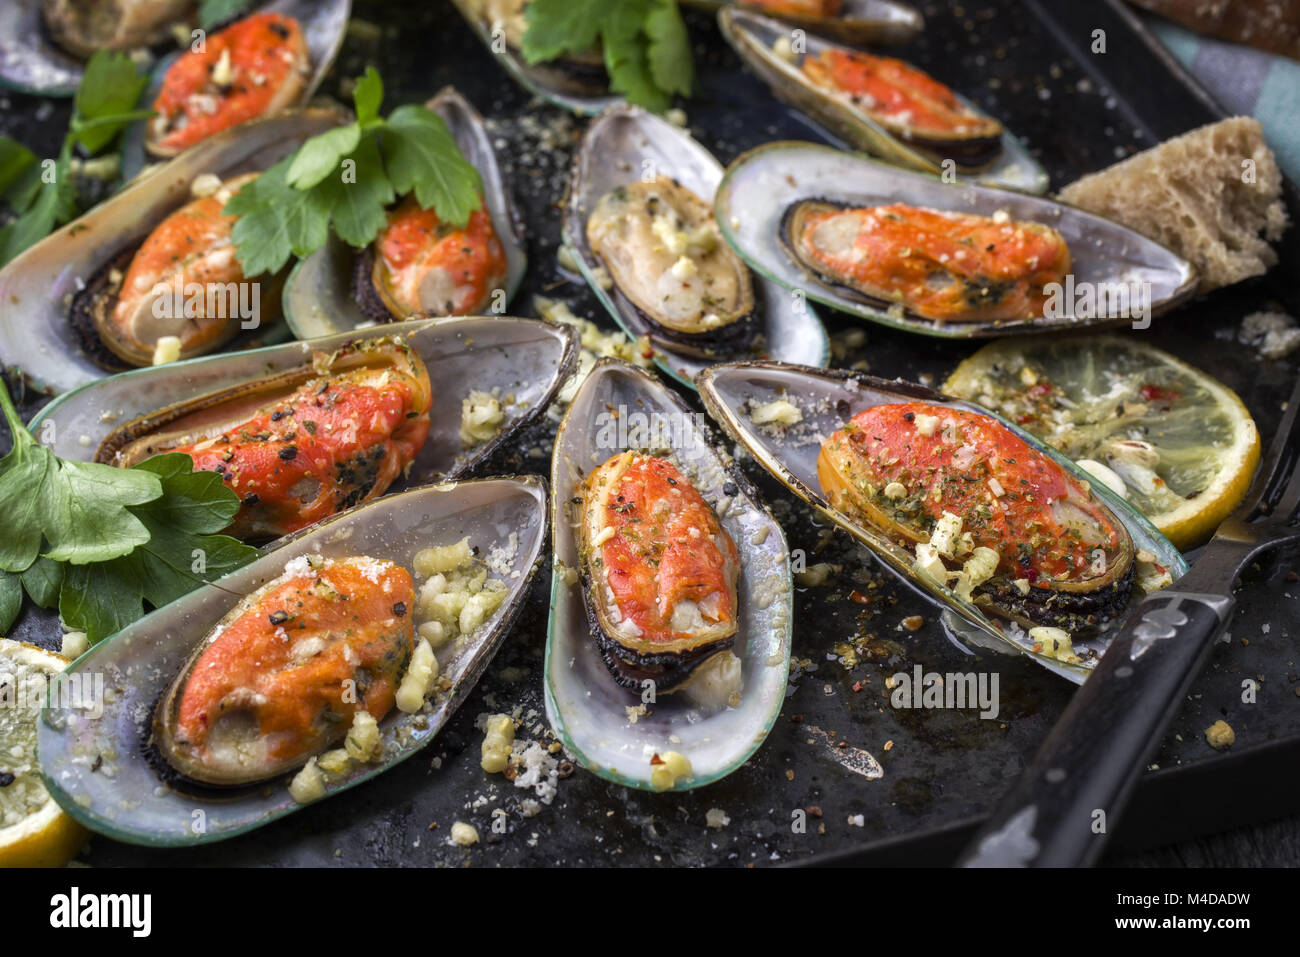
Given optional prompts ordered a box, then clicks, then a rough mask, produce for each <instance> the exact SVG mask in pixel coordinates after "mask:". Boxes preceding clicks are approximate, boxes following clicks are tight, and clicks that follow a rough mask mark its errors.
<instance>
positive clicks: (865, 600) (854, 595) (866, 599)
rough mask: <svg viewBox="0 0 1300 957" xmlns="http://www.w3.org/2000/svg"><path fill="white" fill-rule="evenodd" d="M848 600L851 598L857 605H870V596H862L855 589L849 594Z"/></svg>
mask: <svg viewBox="0 0 1300 957" xmlns="http://www.w3.org/2000/svg"><path fill="white" fill-rule="evenodd" d="M849 598H851V599H852V600H853V601H856V602H857V603H858V604H859V605H869V604H871V596H870V595H864V594H863V593H862V592H860V591H858V590H857V589H856V588H855V589H853V591H851V592H849Z"/></svg>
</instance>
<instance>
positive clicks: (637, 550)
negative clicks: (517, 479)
mask: <svg viewBox="0 0 1300 957" xmlns="http://www.w3.org/2000/svg"><path fill="white" fill-rule="evenodd" d="M580 498H581V504H580V505H579V508H578V516H579V517H578V544H579V556H580V561H581V567H582V571H581V574H582V576H583V580H584V586H585V587H584V599H585V602H586V606H587V617H588V620H589V623H590V626H591V634H592V636H593V637H594V639H595V641H596V643H597V645H598V647H599V649H600V654H601V657H602V658H603V659H604V662H605V666H606V667H607V668H608V669H609V672H610V674H611V675H613V677H614V680H615V681H616V682H618V683H619V684H620V685H622V686H624V687H626V688H631V689H635V690H637V691H640V690H642V688H643V687H644V685H643V682H645V681H653V682H654V685H655V689H656V691H657V692H662V693H667V692H670V691H672V690H674V689H676V688H678V687H680V686H681V685H683V684H684V683H685V682H686V681H687V680H688V679H689V678H691V677H692V676H693V674H694V673H695V672H696V671H697V669H699V668H700V667H701V666H702V665H703V664H704V663H705V662H707V661H709V660H710V659H712V658H714V656H716V655H718V654H721V653H724V652H727V651H728V649H730V648H731V645H732V643H733V641H734V639H735V635H736V629H737V620H738V614H739V612H738V607H737V598H736V595H737V592H736V583H737V579H738V577H739V574H740V558H739V553H738V551H737V549H736V543H735V542H734V541H732V539H731V536H730V535H728V534H727V532H726V530H725V529H723V528H722V526H721V524H720V523H719V521H718V517H717V515H716V514H714V511H713V509H712V508H710V507H709V505H708V503H707V502H705V500H704V498H703V497H702V496H701V495H700V493H699V492H698V491H697V490H696V489H695V487H694V486H693V485H692V484H691V482H690V480H689V479H687V478H686V476H685V475H683V474H682V472H681V471H680V470H678V468H677V467H676V466H675V465H673V463H672V462H670V461H669V460H668V459H666V458H662V457H659V456H655V455H649V454H645V453H639V452H630V451H629V452H622V453H619V454H618V455H615V456H614V457H613V458H611V459H609V460H608V461H606V462H605V463H604V464H603V465H601V466H600V467H599V468H597V469H595V470H593V471H592V473H591V474H590V475H589V476H588V477H587V479H586V481H584V482H583V484H582V486H581V490H580Z"/></svg>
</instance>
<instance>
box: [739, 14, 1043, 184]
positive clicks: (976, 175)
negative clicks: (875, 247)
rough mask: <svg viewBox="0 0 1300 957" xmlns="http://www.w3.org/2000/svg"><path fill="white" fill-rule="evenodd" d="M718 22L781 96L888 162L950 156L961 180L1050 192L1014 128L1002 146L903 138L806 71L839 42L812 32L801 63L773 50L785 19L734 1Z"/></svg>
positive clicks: (933, 167) (919, 164)
mask: <svg viewBox="0 0 1300 957" xmlns="http://www.w3.org/2000/svg"><path fill="white" fill-rule="evenodd" d="M718 23H719V25H720V27H721V28H722V34H723V36H724V37H726V38H727V41H728V42H729V43H730V44H731V45H732V47H734V48H735V50H736V52H737V53H738V54H740V57H741V59H742V60H744V61H745V63H746V65H747V66H749V68H750V69H752V70H753V71H754V72H755V73H756V74H758V76H759V78H760V79H762V80H763V81H764V82H765V83H766V84H767V85H768V86H769V87H770V88H771V90H772V93H773V94H774V95H775V96H776V97H777V98H778V99H780V100H782V101H784V102H786V103H789V104H790V105H791V106H793V107H795V108H796V109H799V110H801V111H803V112H804V113H806V114H808V115H809V116H811V117H812V118H813V119H815V120H817V121H818V122H819V123H821V124H822V125H823V126H824V127H826V128H827V129H828V130H829V131H830V132H831V133H833V134H834V135H835V136H837V137H841V138H843V140H844V141H845V142H847V143H848V144H850V145H851V146H852V147H854V148H856V149H861V150H866V151H867V152H868V153H871V154H873V155H875V156H879V157H880V158H881V159H883V160H885V161H887V162H890V163H894V164H896V165H900V166H905V167H909V168H911V169H917V170H922V171H924V172H927V173H936V174H937V173H939V172H940V171H941V169H942V163H943V161H944V160H945V159H952V160H953V161H954V162H955V163H957V164H958V166H957V176H958V179H959V180H966V179H970V180H973V181H975V182H980V183H985V184H988V185H991V186H1005V187H1009V188H1011V189H1016V190H1021V191H1023V192H1026V193H1044V192H1046V191H1047V187H1048V177H1047V173H1046V171H1045V170H1044V169H1043V168H1042V166H1040V165H1039V164H1038V162H1037V161H1036V160H1035V159H1034V158H1033V157H1032V156H1031V155H1030V154H1029V151H1028V150H1026V149H1025V148H1024V146H1022V145H1021V143H1020V141H1019V140H1018V139H1017V138H1016V137H1015V136H1014V135H1013V134H1012V133H1011V132H1010V131H1003V133H1002V135H1001V138H1000V140H998V141H997V142H998V145H1000V147H1001V148H1000V150H991V149H990V148H989V145H988V144H977V148H973V151H972V148H970V147H965V146H958V145H957V143H956V142H955V141H954V142H949V141H945V143H944V145H943V146H942V147H939V145H938V144H937V143H933V144H929V145H928V146H927V144H925V143H923V142H922V141H920V140H915V139H914V140H905V139H903V138H901V137H900V136H897V135H895V134H894V133H893V132H891V131H890V130H888V129H886V128H885V127H884V126H883V125H881V124H880V123H878V122H876V120H874V119H873V118H872V117H870V116H869V115H867V114H866V113H865V112H863V111H862V110H861V109H858V108H857V107H856V106H854V105H853V104H852V103H851V102H847V101H846V100H845V99H843V98H840V97H836V96H833V95H831V94H830V93H828V92H827V91H826V90H824V89H822V88H821V87H819V86H817V85H816V84H814V83H812V82H811V81H810V80H809V79H808V78H807V77H806V76H805V75H804V72H803V69H802V63H803V59H802V58H807V57H815V56H817V55H818V54H820V53H822V52H823V51H825V50H833V49H837V48H839V46H838V44H835V43H833V42H832V41H829V40H824V39H822V38H820V37H816V36H808V37H807V39H806V46H807V48H806V51H804V52H802V53H800V54H796V58H797V59H798V62H797V63H791V62H789V61H787V60H785V59H782V58H781V57H780V56H778V55H776V54H775V53H773V51H772V45H773V44H774V43H776V42H777V41H778V40H787V41H788V40H789V33H790V29H789V27H788V26H786V25H785V24H782V23H780V22H778V21H776V20H772V19H770V18H768V17H764V16H762V15H761V14H758V13H754V12H753V11H750V10H742V9H740V8H737V7H731V6H728V7H727V8H726V9H724V10H722V11H720V12H719V14H718ZM954 92H955V91H954ZM956 96H957V99H958V100H959V101H960V102H962V103H963V104H965V106H967V107H968V108H969V109H971V110H972V111H974V112H976V113H979V112H980V111H979V109H978V108H977V107H976V106H975V105H974V104H972V103H971V102H970V101H968V100H966V99H964V98H963V97H962V96H961V94H960V93H957V94H956ZM936 149H937V150H938V151H937V152H936V151H935V150H936ZM990 157H991V158H990ZM972 161H974V162H979V163H980V165H979V166H978V167H975V168H967V167H966V166H965V165H964V164H965V163H967V162H972Z"/></svg>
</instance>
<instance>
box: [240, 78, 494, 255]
mask: <svg viewBox="0 0 1300 957" xmlns="http://www.w3.org/2000/svg"><path fill="white" fill-rule="evenodd" d="M383 97H384V86H383V81H382V80H381V79H380V77H379V74H378V73H376V72H375V70H374V68H373V67H371V68H368V69H367V70H366V73H365V76H363V77H361V78H360V79H358V80H357V83H356V87H355V89H354V90H353V94H352V99H353V103H354V104H355V106H356V114H357V118H356V121H355V122H353V123H349V124H348V125H347V126H342V127H339V128H337V129H333V130H329V131H328V132H326V133H321V134H320V135H318V136H314V137H312V138H311V139H309V140H308V141H307V142H306V143H304V144H303V145H302V146H301V147H299V149H298V151H297V152H296V153H294V154H293V155H291V156H287V157H285V158H284V159H283V160H281V161H280V162H279V163H276V164H275V165H274V166H272V167H271V168H270V169H269V170H267V171H266V172H265V173H263V174H262V175H261V176H259V177H257V179H255V180H253V181H252V182H251V183H249V184H248V185H247V186H245V187H244V188H243V189H241V190H240V191H239V192H238V193H236V194H235V195H234V196H232V197H231V198H230V201H229V202H227V203H226V206H225V212H226V213H227V214H228V215H232V216H238V217H239V222H237V223H236V224H235V228H234V233H233V236H234V240H235V246H236V255H237V256H238V257H239V261H240V263H241V265H243V267H244V274H245V275H247V276H255V275H259V274H261V273H267V272H278V271H279V270H280V269H282V268H283V267H284V265H285V263H287V262H288V261H289V258H290V257H291V256H299V257H304V256H309V255H311V254H312V253H314V252H315V251H316V250H317V249H319V248H320V247H321V246H323V245H325V241H326V239H328V238H329V232H330V228H331V227H333V230H334V232H335V234H337V235H338V237H339V238H340V239H342V240H343V241H344V242H346V243H348V244H349V245H350V246H354V247H357V248H360V247H363V246H366V245H368V244H369V243H370V242H371V241H372V240H373V239H374V238H375V236H376V235H378V233H379V231H380V230H381V229H382V228H383V227H384V225H385V223H386V222H387V218H386V215H385V207H386V206H388V204H390V203H392V202H393V200H394V199H396V197H397V196H399V195H402V194H405V193H409V192H414V193H415V198H416V199H417V200H418V201H419V203H420V205H421V206H423V207H424V208H425V209H430V208H432V209H433V210H434V211H435V212H436V213H437V214H438V218H439V219H442V220H444V221H446V222H449V223H452V224H453V225H455V226H456V227H458V228H459V227H463V226H465V224H466V223H468V222H469V217H470V214H471V213H473V212H474V210H476V209H478V208H479V206H480V205H482V198H481V195H480V194H481V192H482V189H483V182H482V180H481V179H480V177H479V174H478V171H477V170H476V169H474V167H473V166H471V165H470V163H469V162H468V161H467V160H466V159H465V157H464V156H462V155H461V152H460V149H459V148H458V147H457V146H456V141H455V139H454V138H453V137H452V135H451V131H450V130H448V129H447V124H446V123H445V122H444V121H443V119H442V117H440V116H439V115H438V114H437V113H434V112H433V111H432V110H430V109H427V108H425V107H423V106H415V105H407V106H399V107H398V108H397V109H395V110H393V112H392V113H391V114H389V116H388V118H387V119H384V118H383V117H381V116H380V115H379V106H380V103H381V102H382V101H383Z"/></svg>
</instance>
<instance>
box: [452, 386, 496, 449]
mask: <svg viewBox="0 0 1300 957" xmlns="http://www.w3.org/2000/svg"><path fill="white" fill-rule="evenodd" d="M505 419H506V413H505V409H503V408H502V406H501V400H500V399H498V398H497V397H496V396H494V395H492V394H491V393H490V392H483V391H482V390H480V389H474V390H473V391H471V392H470V394H469V395H467V396H466V397H465V398H464V399H463V400H462V401H461V405H460V442H461V445H463V446H465V447H466V448H468V447H470V446H472V445H479V444H481V443H483V442H486V441H488V440H489V439H492V438H495V437H496V435H497V433H498V432H500V431H501V423H502V422H504V421H505Z"/></svg>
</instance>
